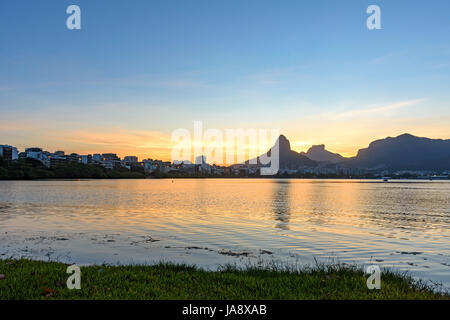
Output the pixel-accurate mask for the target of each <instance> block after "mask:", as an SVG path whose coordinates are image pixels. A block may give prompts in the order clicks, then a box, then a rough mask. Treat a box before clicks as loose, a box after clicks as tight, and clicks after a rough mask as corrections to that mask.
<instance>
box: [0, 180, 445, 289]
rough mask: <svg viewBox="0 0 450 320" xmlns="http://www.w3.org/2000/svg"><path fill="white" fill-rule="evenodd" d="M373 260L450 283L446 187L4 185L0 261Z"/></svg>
mask: <svg viewBox="0 0 450 320" xmlns="http://www.w3.org/2000/svg"><path fill="white" fill-rule="evenodd" d="M8 257H16V258H17V257H29V258H33V259H41V260H58V261H63V262H68V263H77V264H79V265H82V264H94V263H96V264H98V263H104V262H106V263H114V264H115V263H120V264H125V263H155V262H159V261H172V262H179V263H181V262H185V263H189V264H197V265H199V266H201V267H203V268H208V269H215V268H217V267H220V266H221V265H224V264H228V263H231V264H237V265H242V264H248V263H267V262H277V263H279V262H281V263H291V264H292V263H295V264H298V265H303V264H307V265H312V264H314V261H315V259H316V260H318V261H319V262H324V263H329V262H341V263H351V264H358V265H368V264H378V265H380V267H389V268H394V269H396V270H401V271H406V270H408V271H409V272H410V273H411V274H412V275H413V276H415V277H418V278H422V279H424V280H431V281H437V282H440V283H442V284H443V285H444V287H446V288H450V182H446V181H392V182H388V183H383V182H381V181H370V180H283V179H280V180H275V179H208V180H203V179H186V180H181V179H176V180H153V179H148V180H87V181H0V258H8Z"/></svg>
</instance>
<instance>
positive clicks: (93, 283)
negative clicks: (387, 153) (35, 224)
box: [0, 260, 450, 300]
mask: <svg viewBox="0 0 450 320" xmlns="http://www.w3.org/2000/svg"><path fill="white" fill-rule="evenodd" d="M68 266H69V265H67V264H63V263H57V262H40V261H30V260H0V299H33V300H34V299H58V300H59V299H61V300H64V299H152V300H161V299H169V300H172V299H194V300H196V299H204V300H210V299H214V300H222V299H227V300H228V299H234V300H242V299H246V300H254V299H269V300H270V299H289V300H294V299H295V300H297V299H447V300H448V299H450V296H449V295H448V293H446V294H444V293H436V292H433V290H432V288H431V287H429V286H427V285H425V284H422V283H418V282H415V281H413V280H412V279H411V278H410V277H407V276H403V275H399V274H394V273H392V272H386V271H385V272H383V273H382V276H381V289H380V290H369V289H368V288H367V286H366V281H367V275H365V274H364V273H363V272H362V271H361V270H358V269H355V268H349V267H342V266H332V267H317V268H314V269H305V270H302V271H292V270H291V271H288V270H277V269H274V268H271V269H270V270H269V269H264V270H263V269H257V268H248V269H246V270H237V269H234V268H225V269H224V270H222V271H216V272H209V271H204V270H200V269H197V268H194V267H189V266H183V265H171V264H160V265H156V266H88V267H81V289H80V290H76V289H74V290H69V289H68V288H67V285H66V283H67V279H68V278H69V276H70V275H69V274H67V273H66V271H67V267H68Z"/></svg>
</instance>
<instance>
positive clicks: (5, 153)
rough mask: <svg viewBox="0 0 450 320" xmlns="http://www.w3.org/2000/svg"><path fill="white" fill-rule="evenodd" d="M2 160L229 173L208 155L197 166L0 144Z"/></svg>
mask: <svg viewBox="0 0 450 320" xmlns="http://www.w3.org/2000/svg"><path fill="white" fill-rule="evenodd" d="M0 157H1V158H3V159H4V160H7V161H13V160H18V159H26V158H30V159H34V160H37V161H40V162H41V163H42V164H43V165H45V166H46V167H48V168H54V167H55V166H58V165H62V164H67V163H82V164H98V165H101V166H103V167H105V168H106V169H118V168H127V169H129V170H132V169H133V168H142V169H143V170H144V171H145V172H146V173H153V172H162V173H170V172H173V171H180V172H186V173H192V174H194V173H204V174H224V173H225V172H226V171H227V167H223V166H216V165H210V164H208V163H207V162H206V157H205V156H200V157H197V158H196V159H195V163H192V162H190V161H178V162H173V163H172V162H170V161H163V160H154V159H145V160H142V161H139V159H138V157H137V156H126V157H124V158H123V159H121V158H120V157H119V156H117V154H115V153H101V154H100V153H96V154H87V155H80V154H77V153H71V154H66V153H65V152H64V151H56V152H53V153H52V152H48V151H45V150H43V149H42V148H37V147H33V148H26V149H25V151H23V152H19V150H18V149H17V148H16V147H13V146H10V145H0ZM228 170H229V169H228Z"/></svg>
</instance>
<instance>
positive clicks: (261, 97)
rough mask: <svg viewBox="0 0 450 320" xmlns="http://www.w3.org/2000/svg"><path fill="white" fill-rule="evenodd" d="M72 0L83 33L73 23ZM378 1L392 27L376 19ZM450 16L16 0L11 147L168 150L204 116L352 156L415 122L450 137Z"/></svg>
mask: <svg viewBox="0 0 450 320" xmlns="http://www.w3.org/2000/svg"><path fill="white" fill-rule="evenodd" d="M70 4H77V5H79V6H80V7H81V11H82V29H81V30H77V31H69V30H67V28H66V19H67V17H68V15H67V14H66V12H65V11H66V8H67V7H68V6H69V5H70ZM370 4H376V5H379V6H380V7H381V23H382V30H373V31H370V30H368V29H367V28H366V19H367V17H368V15H367V14H366V8H367V7H368V5H370ZM449 13H450V1H448V0H433V1H422V0H420V1H412V0H409V1H406V0H391V1H386V0H383V1H381V0H373V1H365V0H345V1H331V0H330V1H323V0H322V1H321V0H319V1H300V0H293V1H287V0H284V1H275V0H271V1H267V0H220V1H219V0H195V1H190V0H183V1H167V0H164V1H163V0H159V1H153V0H131V1H106V0H71V1H66V0H52V1H50V0H40V1H28V0H26V1H25V0H14V1H12V0H8V1H6V0H3V1H1V3H0V39H1V47H0V112H1V116H0V137H1V138H2V139H0V144H1V143H10V144H16V145H17V146H19V147H25V146H30V145H36V144H40V145H42V146H44V147H47V148H48V149H59V148H66V149H69V148H70V149H72V150H69V151H86V152H91V151H93V150H95V149H96V148H97V149H101V151H103V150H106V149H108V150H111V149H113V147H114V145H119V146H120V148H122V149H123V150H124V152H128V151H130V152H131V151H132V150H133V148H139V151H136V152H135V153H137V154H144V153H147V154H149V156H151V154H150V153H152V152H155V153H158V152H159V153H160V154H161V155H162V156H163V154H164V150H163V149H164V148H163V147H162V145H163V144H164V141H165V139H167V136H169V137H170V133H171V132H172V130H174V129H176V128H179V127H185V128H189V129H190V128H192V122H193V121H194V120H203V121H204V123H205V125H206V126H208V127H218V128H238V127H256V128H260V127H262V128H272V127H275V128H280V129H281V131H283V132H284V133H285V134H286V135H287V136H288V138H290V139H291V142H293V145H294V146H295V147H296V148H297V149H298V150H302V148H305V147H307V146H308V145H310V144H316V143H326V144H327V146H329V147H330V149H332V150H333V151H338V152H343V153H344V154H347V155H350V154H352V153H354V152H355V151H356V150H357V149H358V148H360V147H364V146H365V144H367V143H368V142H370V141H371V140H373V139H374V138H382V137H385V136H387V135H394V134H401V133H403V132H406V131H408V132H411V133H413V134H418V135H426V136H430V137H441V138H450V129H449V127H450V126H449V125H448V123H450V111H449V110H450V90H449V88H450V19H449ZM351 124H355V125H354V126H351V128H350V127H349V125H351ZM144 139H146V140H152V139H154V140H153V141H155V143H154V144H152V142H148V143H145V142H144ZM127 141H128V142H127ZM158 141H159V144H158ZM74 149H76V150H74Z"/></svg>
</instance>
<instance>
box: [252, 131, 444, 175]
mask: <svg viewBox="0 0 450 320" xmlns="http://www.w3.org/2000/svg"><path fill="white" fill-rule="evenodd" d="M276 144H278V145H279V147H280V153H279V155H280V168H281V169H285V168H291V169H293V168H297V167H305V166H306V167H315V166H318V165H320V164H327V163H328V164H339V165H342V166H345V167H360V168H372V169H388V170H449V169H450V139H447V140H442V139H430V138H422V137H416V136H413V135H411V134H402V135H400V136H397V137H394V138H392V137H387V138H385V139H380V140H376V141H373V142H371V143H370V144H369V146H368V147H367V148H364V149H360V150H359V151H358V153H357V155H356V156H355V157H351V158H345V157H343V156H341V155H340V154H338V153H333V152H330V151H328V150H326V149H325V145H315V146H312V147H311V148H310V149H309V150H308V151H307V152H301V153H298V152H295V151H293V150H291V145H290V142H289V140H288V139H287V138H286V137H285V136H284V135H281V136H280V137H279V138H278V139H277V141H276V142H275V145H274V146H276ZM272 148H273V147H272ZM272 148H271V149H270V150H269V151H268V153H267V154H268V155H269V156H270V154H271V150H272ZM260 157H261V156H260ZM260 157H257V158H256V160H257V162H258V163H260ZM254 160H255V159H254ZM246 163H249V162H248V161H247V162H246Z"/></svg>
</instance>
